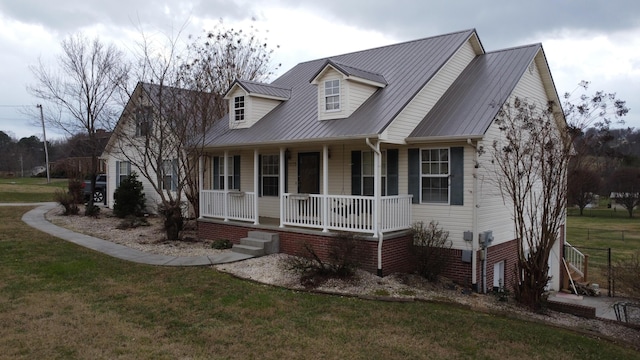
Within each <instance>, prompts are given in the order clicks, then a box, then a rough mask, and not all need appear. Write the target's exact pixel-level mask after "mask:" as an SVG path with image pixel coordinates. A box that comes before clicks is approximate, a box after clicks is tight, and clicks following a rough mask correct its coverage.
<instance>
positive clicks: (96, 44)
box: [27, 33, 128, 209]
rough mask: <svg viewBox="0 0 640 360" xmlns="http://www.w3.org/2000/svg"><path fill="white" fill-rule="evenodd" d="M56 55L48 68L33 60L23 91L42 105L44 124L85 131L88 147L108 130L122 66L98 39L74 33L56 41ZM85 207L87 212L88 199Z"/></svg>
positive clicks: (116, 55)
mask: <svg viewBox="0 0 640 360" xmlns="http://www.w3.org/2000/svg"><path fill="white" fill-rule="evenodd" d="M61 47H62V54H61V55H60V56H58V58H57V61H56V67H55V68H54V69H51V68H49V67H48V66H47V64H46V63H44V62H43V60H42V59H39V61H38V64H37V65H35V66H31V67H30V70H31V72H32V73H33V75H34V77H35V84H33V85H31V86H28V87H27V90H28V91H29V92H30V93H31V94H32V95H33V96H35V97H37V98H38V99H41V100H42V101H43V102H45V104H47V106H45V108H46V110H47V111H46V114H47V116H46V121H47V123H48V124H49V125H50V126H54V127H55V128H57V129H60V130H62V131H64V132H66V133H67V134H69V135H74V134H78V133H86V134H87V136H88V138H89V143H90V144H97V142H96V141H94V140H95V135H96V131H97V130H98V129H106V130H110V129H112V128H113V126H114V124H115V120H116V119H117V115H118V112H119V111H120V108H119V106H118V103H117V101H116V100H117V95H118V90H119V88H120V87H119V84H121V83H122V82H124V81H126V78H127V76H128V66H127V64H126V62H125V58H124V55H123V53H122V52H121V51H120V50H118V49H117V48H116V47H115V46H114V45H112V44H110V45H105V44H104V43H103V42H102V41H100V39H99V38H97V37H96V38H94V39H93V40H90V39H88V38H87V37H86V36H84V35H83V34H81V33H79V34H76V35H71V36H69V37H67V38H66V39H65V40H63V41H62V42H61ZM89 152H90V154H91V159H92V161H91V186H92V187H93V188H95V181H96V173H97V169H98V156H99V155H100V153H99V152H100V149H99V148H98V147H97V146H95V147H92V148H91V149H89ZM88 209H93V197H90V199H89V206H88Z"/></svg>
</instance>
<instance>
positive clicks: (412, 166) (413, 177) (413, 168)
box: [408, 149, 420, 204]
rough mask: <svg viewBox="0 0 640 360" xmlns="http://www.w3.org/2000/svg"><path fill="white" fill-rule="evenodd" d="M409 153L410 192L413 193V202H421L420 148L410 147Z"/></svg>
mask: <svg viewBox="0 0 640 360" xmlns="http://www.w3.org/2000/svg"><path fill="white" fill-rule="evenodd" d="M408 155H409V158H408V161H409V174H408V175H409V194H411V195H413V199H412V200H411V202H412V203H413V204H420V149H409V150H408Z"/></svg>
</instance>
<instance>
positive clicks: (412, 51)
mask: <svg viewBox="0 0 640 360" xmlns="http://www.w3.org/2000/svg"><path fill="white" fill-rule="evenodd" d="M474 34H475V30H474V29H471V30H465V31H460V32H455V33H451V34H446V35H440V36H436V37H430V38H426V39H421V40H415V41H409V42H405V43H401V44H395V45H389V46H384V47H380V48H375V49H369V50H363V51H358V52H354V53H349V54H343V55H338V56H333V57H330V58H324V59H318V60H314V61H309V62H304V63H300V64H298V65H297V66H295V67H294V68H292V69H291V70H289V71H288V72H286V73H285V74H284V75H282V76H280V77H279V78H278V79H276V80H275V81H274V82H273V83H272V84H271V85H273V86H276V87H279V88H284V89H291V97H290V99H289V100H288V101H285V102H283V103H281V104H280V105H278V106H277V107H276V108H275V109H273V110H272V111H271V112H269V113H268V114H267V115H265V116H264V117H263V118H262V119H260V120H259V121H258V122H257V123H255V124H254V125H253V126H251V127H250V128H246V129H230V128H229V118H228V115H227V116H225V117H224V118H222V119H220V120H219V121H217V122H216V123H215V124H214V126H213V127H212V129H210V130H209V132H208V133H207V134H206V136H205V146H207V147H213V148H218V147H228V146H240V145H252V144H269V143H273V144H275V143H292V142H298V141H310V140H320V139H337V140H339V139H349V138H356V137H366V136H373V135H377V134H380V133H381V132H383V131H384V129H385V128H386V127H387V126H388V125H389V124H390V122H391V121H392V120H393V119H394V118H395V117H396V116H397V114H399V113H400V111H401V110H402V109H403V108H404V107H405V106H406V105H407V104H408V103H409V102H410V101H411V100H412V99H413V97H414V96H415V95H416V94H417V93H418V92H419V91H420V89H422V88H423V87H424V86H425V85H426V83H427V82H428V81H429V80H430V79H431V78H432V77H433V76H434V75H435V74H436V73H437V72H438V70H439V69H440V68H441V67H442V66H443V65H444V64H445V63H446V62H447V60H449V59H450V58H451V57H452V56H453V55H454V54H455V52H456V51H457V50H458V49H459V48H460V47H461V46H462V45H463V44H464V43H465V42H466V41H467V40H468V39H469V38H470V37H471V36H473V35H474ZM328 60H331V61H333V62H335V63H339V64H348V66H349V67H350V68H353V69H367V71H369V72H371V73H375V74H379V75H380V76H382V77H384V79H385V80H386V83H387V84H388V85H387V86H386V87H384V88H380V89H378V90H376V92H375V93H374V94H373V95H371V97H369V99H368V100H367V101H365V103H364V104H362V105H361V106H360V107H359V108H358V109H357V110H356V111H355V112H354V113H353V114H352V115H351V116H349V117H348V118H344V119H335V120H322V121H320V120H318V110H317V101H318V90H317V86H316V85H313V84H311V83H309V79H311V78H313V76H314V75H315V74H316V73H317V72H318V71H319V70H321V68H322V67H323V66H325V65H326V63H327V61H328Z"/></svg>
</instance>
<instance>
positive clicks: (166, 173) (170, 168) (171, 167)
mask: <svg viewBox="0 0 640 360" xmlns="http://www.w3.org/2000/svg"><path fill="white" fill-rule="evenodd" d="M177 167H178V162H177V160H175V159H174V160H164V161H162V189H164V190H171V191H175V190H176V188H177V184H178V174H177V172H178V169H177Z"/></svg>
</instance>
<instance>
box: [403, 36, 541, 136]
mask: <svg viewBox="0 0 640 360" xmlns="http://www.w3.org/2000/svg"><path fill="white" fill-rule="evenodd" d="M541 49H542V46H541V45H540V44H534V45H529V46H523V47H518V48H512V49H505V50H500V51H495V52H490V53H486V54H484V55H480V56H478V57H476V58H475V59H474V60H473V61H471V63H470V64H469V65H468V66H467V68H466V69H465V70H464V71H463V72H462V73H461V74H460V76H459V77H458V78H457V79H456V80H455V81H454V83H453V84H452V85H451V86H450V87H449V89H448V90H447V91H446V92H445V93H444V95H443V96H442V97H441V98H440V100H439V101H438V102H437V103H436V105H434V107H433V108H432V109H431V111H429V113H428V114H427V115H426V116H425V118H424V119H423V120H422V121H421V122H420V124H418V126H417V127H416V128H415V129H414V130H413V132H412V133H411V135H409V139H410V138H430V137H447V136H470V137H476V136H483V135H484V133H485V132H486V131H487V129H488V128H489V126H490V125H491V122H492V121H493V119H494V118H495V116H496V114H497V113H498V111H499V110H500V108H501V107H502V105H503V104H504V103H505V102H506V101H507V99H508V97H509V95H511V93H512V92H513V90H514V89H515V87H516V85H517V84H518V81H519V80H520V79H521V78H522V76H523V74H524V72H525V71H526V70H527V68H528V66H529V64H531V62H532V61H533V60H534V58H535V56H536V55H537V54H538V52H539V51H540V50H541Z"/></svg>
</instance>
